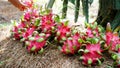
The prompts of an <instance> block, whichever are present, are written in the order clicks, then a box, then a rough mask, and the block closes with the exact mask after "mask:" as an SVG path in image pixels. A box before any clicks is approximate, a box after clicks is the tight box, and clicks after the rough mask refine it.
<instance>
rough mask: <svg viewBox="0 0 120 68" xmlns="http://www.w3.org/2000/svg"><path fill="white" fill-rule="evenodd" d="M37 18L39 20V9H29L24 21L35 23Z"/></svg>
mask: <svg viewBox="0 0 120 68" xmlns="http://www.w3.org/2000/svg"><path fill="white" fill-rule="evenodd" d="M36 18H39V11H38V10H37V9H28V10H26V12H25V13H24V20H25V21H27V22H30V21H33V20H34V19H36Z"/></svg>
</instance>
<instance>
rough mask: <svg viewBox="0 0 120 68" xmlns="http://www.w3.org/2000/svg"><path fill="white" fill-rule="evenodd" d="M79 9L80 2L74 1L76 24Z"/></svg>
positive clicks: (78, 0)
mask: <svg viewBox="0 0 120 68" xmlns="http://www.w3.org/2000/svg"><path fill="white" fill-rule="evenodd" d="M79 7H80V0H75V19H74V21H75V22H77V19H78V16H79Z"/></svg>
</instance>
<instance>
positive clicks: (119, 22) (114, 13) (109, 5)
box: [96, 0, 120, 29]
mask: <svg viewBox="0 0 120 68" xmlns="http://www.w3.org/2000/svg"><path fill="white" fill-rule="evenodd" d="M96 21H97V22H98V24H100V25H102V26H103V27H105V26H106V24H107V23H108V22H110V23H111V26H112V29H115V28H116V27H118V26H120V0H99V12H98V17H97V19H96Z"/></svg>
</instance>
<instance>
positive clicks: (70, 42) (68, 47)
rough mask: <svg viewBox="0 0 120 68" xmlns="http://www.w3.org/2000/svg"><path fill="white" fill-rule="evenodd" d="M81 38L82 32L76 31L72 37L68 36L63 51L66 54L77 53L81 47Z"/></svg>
mask: <svg viewBox="0 0 120 68" xmlns="http://www.w3.org/2000/svg"><path fill="white" fill-rule="evenodd" d="M79 38H80V34H79V33H76V34H75V35H73V36H72V37H71V38H70V39H69V38H68V39H67V40H66V41H65V42H64V44H63V46H62V49H61V51H62V52H63V53H64V54H75V53H77V51H78V50H79V49H80V46H81V43H79V42H78V39H79Z"/></svg>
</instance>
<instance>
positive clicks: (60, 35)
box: [55, 23, 71, 43]
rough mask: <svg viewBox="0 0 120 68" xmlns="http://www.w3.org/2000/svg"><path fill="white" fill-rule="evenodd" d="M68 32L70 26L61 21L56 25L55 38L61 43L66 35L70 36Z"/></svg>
mask: <svg viewBox="0 0 120 68" xmlns="http://www.w3.org/2000/svg"><path fill="white" fill-rule="evenodd" d="M70 32H71V30H70V27H69V26H68V25H67V24H66V23H61V25H59V26H58V29H57V32H56V37H55V40H57V41H59V42H60V43H62V42H63V41H65V40H66V39H67V38H68V37H70V36H71V34H70Z"/></svg>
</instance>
